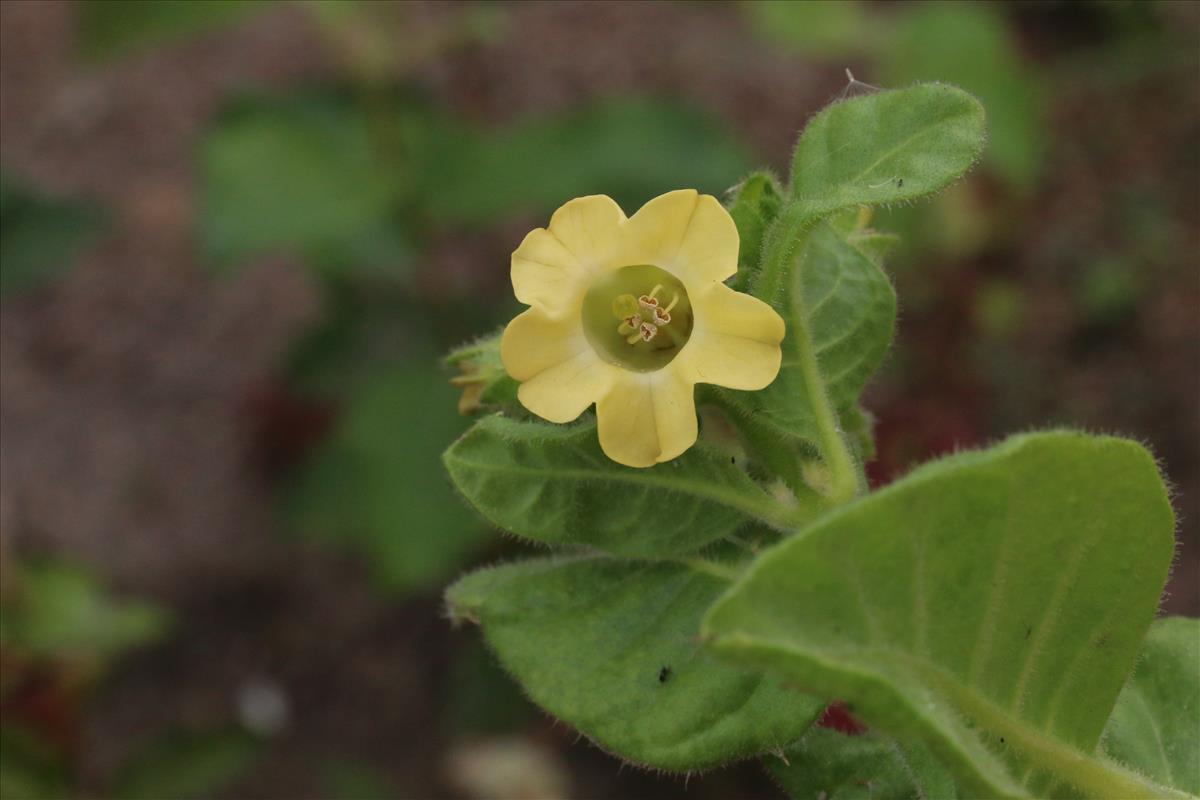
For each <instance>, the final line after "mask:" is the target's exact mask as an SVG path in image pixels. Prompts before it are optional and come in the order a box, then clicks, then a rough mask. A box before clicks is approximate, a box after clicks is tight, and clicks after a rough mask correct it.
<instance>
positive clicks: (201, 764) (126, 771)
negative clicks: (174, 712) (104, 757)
mask: <svg viewBox="0 0 1200 800" xmlns="http://www.w3.org/2000/svg"><path fill="white" fill-rule="evenodd" d="M261 749H262V743H261V742H260V741H259V740H258V739H256V738H255V737H253V736H251V735H250V734H248V733H246V732H245V731H243V730H241V729H237V728H232V729H228V730H220V731H207V732H202V733H194V732H182V731H180V732H174V733H170V734H168V735H166V736H163V737H160V738H158V739H156V740H154V741H153V742H152V743H151V744H150V745H149V746H148V747H147V748H146V749H145V750H144V751H142V752H140V753H138V754H136V755H135V756H134V757H133V758H132V759H130V761H129V762H128V763H126V764H125V765H124V766H123V767H122V768H121V770H120V771H119V772H118V774H117V776H116V779H115V781H114V789H113V795H114V797H116V798H118V800H162V798H171V800H199V799H200V798H206V797H211V796H212V794H213V793H214V792H217V791H220V790H221V789H224V788H225V787H226V786H228V785H229V784H230V783H231V782H232V781H233V780H235V779H236V778H237V777H238V776H239V775H241V774H242V773H243V772H244V771H245V770H246V768H247V767H249V766H250V764H251V763H252V762H253V761H254V759H256V758H257V757H258V755H259V753H260V751H261Z"/></svg>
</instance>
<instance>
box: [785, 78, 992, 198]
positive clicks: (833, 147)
mask: <svg viewBox="0 0 1200 800" xmlns="http://www.w3.org/2000/svg"><path fill="white" fill-rule="evenodd" d="M984 137H985V131H984V113H983V106H982V105H980V104H979V101H978V100H976V99H975V98H974V97H972V96H971V95H969V94H967V93H966V92H964V91H961V90H959V89H956V88H954V87H953V86H947V85H945V84H941V83H925V84H918V85H916V86H910V87H908V88H906V89H894V90H890V91H881V92H876V93H874V94H869V95H865V96H862V97H855V98H852V99H849V100H843V101H841V102H837V103H834V104H833V105H830V106H828V107H827V108H825V109H824V110H822V111H821V112H820V113H819V114H817V115H816V116H815V117H813V119H812V121H811V122H809V123H808V125H807V126H806V127H805V128H804V131H803V133H801V134H800V140H799V142H797V144H796V153H795V156H794V157H793V159H792V176H791V187H790V191H791V195H792V197H793V198H795V200H796V202H797V203H798V204H799V206H800V209H801V211H802V215H803V216H804V217H805V218H808V219H816V218H819V217H823V216H826V215H828V214H831V213H833V212H835V211H839V210H841V209H844V208H854V207H856V206H860V205H879V204H887V203H897V202H902V201H906V200H913V199H916V198H919V197H924V196H926V195H929V194H933V193H934V192H937V191H939V190H941V189H943V188H945V187H946V186H948V185H949V184H951V183H953V182H954V181H956V180H958V179H959V178H961V177H962V176H963V175H964V174H965V173H966V172H967V170H969V169H970V168H971V165H972V164H974V163H975V161H976V160H978V158H979V155H980V153H982V152H983V144H984Z"/></svg>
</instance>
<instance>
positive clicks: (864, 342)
mask: <svg viewBox="0 0 1200 800" xmlns="http://www.w3.org/2000/svg"><path fill="white" fill-rule="evenodd" d="M860 235H862V232H861V231H856V232H853V233H839V232H838V231H837V230H836V229H835V228H834V227H833V226H832V225H831V224H827V223H823V224H821V225H818V226H817V227H816V228H815V229H814V230H813V231H812V235H811V236H810V237H809V239H808V241H807V244H806V246H805V249H804V251H803V253H802V255H801V261H800V263H799V268H798V269H797V270H796V273H795V274H793V276H792V280H790V281H788V283H787V284H785V286H784V295H783V298H782V299H781V300H780V302H779V304H778V305H779V307H780V308H781V309H782V312H783V314H784V319H785V320H787V323H788V335H787V336H786V337H785V338H784V340H783V365H782V367H781V368H780V370H779V376H778V377H777V378H775V381H774V382H773V383H772V384H771V385H770V386H768V387H767V388H766V389H764V390H763V391H761V392H754V393H746V392H729V391H721V392H719V395H720V396H721V397H722V398H723V399H724V400H725V401H726V402H727V403H728V404H729V405H730V406H731V407H732V408H734V409H735V410H739V411H741V413H743V414H744V415H747V416H753V417H754V419H755V420H756V421H757V422H758V423H760V424H764V423H765V424H770V425H772V426H774V427H775V428H777V429H778V430H779V431H780V432H781V433H783V434H786V435H790V436H797V437H800V438H802V439H807V440H809V441H811V442H814V443H816V442H819V441H820V439H821V431H820V429H819V424H820V420H819V417H818V410H817V407H816V400H817V394H818V393H823V395H824V397H825V398H826V399H827V400H828V403H829V404H830V406H831V407H832V409H833V411H834V412H835V413H837V414H849V413H851V411H852V409H853V408H854V407H855V405H856V404H857V402H858V398H859V396H860V395H861V394H862V390H863V387H864V386H865V385H866V383H867V380H868V379H869V378H870V377H871V375H872V374H873V373H874V372H875V370H876V369H877V368H878V367H879V364H880V363H881V362H882V361H883V357H884V356H885V355H886V354H887V349H888V346H889V345H890V344H891V340H892V331H893V328H894V327H895V322H896V293H895V291H894V290H893V289H892V284H891V281H890V280H888V277H887V275H886V274H885V273H884V272H883V270H882V269H880V267H879V265H878V264H877V263H876V262H875V261H873V260H872V259H871V258H870V257H868V256H867V255H866V254H864V252H863V251H862V250H860V249H859V248H858V247H855V246H854V244H852V241H854V237H856V236H860Z"/></svg>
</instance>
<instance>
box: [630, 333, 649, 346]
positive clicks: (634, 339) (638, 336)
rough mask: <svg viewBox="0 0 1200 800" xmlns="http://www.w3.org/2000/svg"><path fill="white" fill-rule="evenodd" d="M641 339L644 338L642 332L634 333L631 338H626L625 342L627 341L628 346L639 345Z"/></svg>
mask: <svg viewBox="0 0 1200 800" xmlns="http://www.w3.org/2000/svg"><path fill="white" fill-rule="evenodd" d="M641 338H642V332H641V331H634V332H633V333H632V334H630V335H629V336H626V337H625V341H626V342H627V343H628V344H637V342H638V339H641ZM647 341H648V340H647Z"/></svg>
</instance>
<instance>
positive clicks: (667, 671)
mask: <svg viewBox="0 0 1200 800" xmlns="http://www.w3.org/2000/svg"><path fill="white" fill-rule="evenodd" d="M671 673H672V669H671V668H670V667H663V668H662V669H660V670H659V671H658V682H659V683H666V682H667V681H669V680H671Z"/></svg>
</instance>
